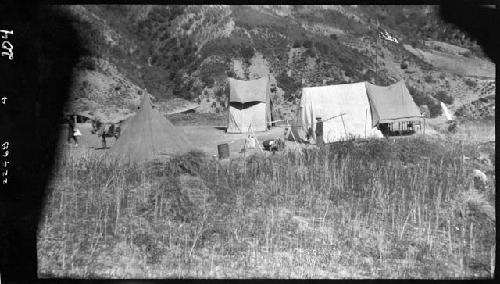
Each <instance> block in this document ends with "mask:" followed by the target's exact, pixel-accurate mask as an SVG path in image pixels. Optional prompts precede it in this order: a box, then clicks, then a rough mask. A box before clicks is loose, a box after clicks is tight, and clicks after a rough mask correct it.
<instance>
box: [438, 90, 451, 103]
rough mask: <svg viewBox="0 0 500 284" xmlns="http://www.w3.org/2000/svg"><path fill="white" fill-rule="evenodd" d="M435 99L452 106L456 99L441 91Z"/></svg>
mask: <svg viewBox="0 0 500 284" xmlns="http://www.w3.org/2000/svg"><path fill="white" fill-rule="evenodd" d="M434 98H436V99H438V100H440V101H442V102H443V103H445V104H447V105H451V104H453V102H454V99H453V97H452V96H450V95H448V94H447V93H446V92H445V91H439V92H437V93H436V94H435V95H434Z"/></svg>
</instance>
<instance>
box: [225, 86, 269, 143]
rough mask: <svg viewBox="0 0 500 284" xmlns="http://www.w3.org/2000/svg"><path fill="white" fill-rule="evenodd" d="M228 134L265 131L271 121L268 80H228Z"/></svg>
mask: <svg viewBox="0 0 500 284" xmlns="http://www.w3.org/2000/svg"><path fill="white" fill-rule="evenodd" d="M228 109H229V111H228V124H227V132H228V133H246V132H248V131H249V127H251V130H252V131H266V130H267V124H268V123H269V122H270V121H271V100H270V94H269V78H268V77H262V78H260V79H257V80H249V81H243V80H236V79H233V78H229V108H228Z"/></svg>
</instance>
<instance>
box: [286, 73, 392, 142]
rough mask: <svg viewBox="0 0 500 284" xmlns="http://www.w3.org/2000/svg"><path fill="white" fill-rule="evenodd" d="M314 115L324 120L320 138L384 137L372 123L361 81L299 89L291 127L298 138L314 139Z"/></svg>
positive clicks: (313, 140)
mask: <svg viewBox="0 0 500 284" xmlns="http://www.w3.org/2000/svg"><path fill="white" fill-rule="evenodd" d="M316 117H321V118H322V120H323V121H324V122H323V141H324V142H325V143H331V142H335V141H341V140H348V139H351V138H365V137H366V138H368V137H383V135H382V133H381V132H380V131H379V130H378V129H377V128H374V127H372V115H371V111H370V102H369V100H368V96H367V94H366V85H365V83H364V82H361V83H354V84H341V85H331V86H321V87H309V88H303V89H302V99H301V102H300V106H299V110H298V112H297V117H296V121H295V123H294V125H293V126H292V131H293V134H294V136H295V137H296V138H297V140H299V141H310V142H313V143H314V142H316Z"/></svg>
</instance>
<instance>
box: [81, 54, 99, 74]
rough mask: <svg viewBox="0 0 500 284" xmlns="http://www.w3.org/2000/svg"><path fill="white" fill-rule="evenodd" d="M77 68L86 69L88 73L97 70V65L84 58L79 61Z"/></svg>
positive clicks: (88, 58)
mask: <svg viewBox="0 0 500 284" xmlns="http://www.w3.org/2000/svg"><path fill="white" fill-rule="evenodd" d="M78 67H79V68H81V69H87V70H90V71H95V70H96V69H97V65H96V64H95V61H94V60H93V59H92V58H90V57H84V58H82V59H81V60H80V62H79V64H78Z"/></svg>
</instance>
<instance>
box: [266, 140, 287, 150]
mask: <svg viewBox="0 0 500 284" xmlns="http://www.w3.org/2000/svg"><path fill="white" fill-rule="evenodd" d="M262 144H263V146H264V149H265V150H267V151H272V152H276V151H281V150H283V149H285V141H283V139H281V138H276V139H270V140H265V141H264V142H263V143H262Z"/></svg>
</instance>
